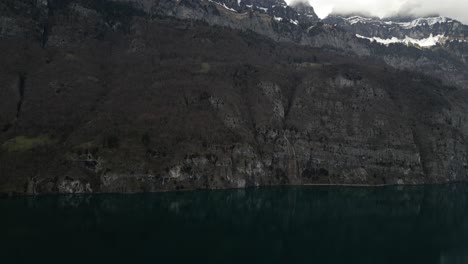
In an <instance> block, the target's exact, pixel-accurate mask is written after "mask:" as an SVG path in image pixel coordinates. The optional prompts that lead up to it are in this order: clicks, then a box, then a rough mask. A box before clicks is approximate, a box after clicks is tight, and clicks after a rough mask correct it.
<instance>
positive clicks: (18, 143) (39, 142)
mask: <svg viewBox="0 0 468 264" xmlns="http://www.w3.org/2000/svg"><path fill="white" fill-rule="evenodd" d="M53 143H54V140H52V139H51V138H50V137H48V136H45V135H41V136H38V137H25V136H18V137H15V138H13V139H10V140H8V141H6V142H5V143H3V145H2V149H4V150H6V151H8V152H20V151H28V150H31V149H34V148H38V147H43V146H47V145H50V144H53Z"/></svg>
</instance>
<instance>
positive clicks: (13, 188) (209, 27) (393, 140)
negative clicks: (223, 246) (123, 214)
mask: <svg viewBox="0 0 468 264" xmlns="http://www.w3.org/2000/svg"><path fill="white" fill-rule="evenodd" d="M181 2H182V1H174V3H178V4H181ZM155 3H158V8H159V9H158V10H159V11H158V12H159V13H158V12H156V11H155V9H154V4H155ZM162 3H163V0H161V1H147V2H145V1H137V4H141V5H140V6H136V7H135V6H133V7H132V5H128V3H122V2H109V1H84V0H83V1H78V0H75V1H71V0H70V1H57V2H53V1H49V2H48V3H47V1H45V2H44V1H26V0H23V1H16V0H15V1H13V0H6V1H2V3H0V11H1V13H0V14H1V15H0V29H1V30H0V32H1V35H0V37H1V39H0V47H1V48H0V58H1V61H2V62H3V63H2V64H1V65H0V80H1V84H2V86H1V87H0V89H1V90H0V94H1V96H0V129H1V132H0V146H1V148H0V192H2V193H17V194H35V193H57V192H59V193H86V192H140V191H160V190H178V189H196V188H238V187H240V188H242V187H249V186H260V185H279V184H416V183H442V182H449V181H464V180H467V179H468V174H467V172H468V171H467V170H468V167H467V162H468V160H467V158H468V157H467V151H468V148H467V147H468V145H467V143H466V141H465V138H466V136H467V135H468V122H467V119H468V111H467V102H468V93H467V90H465V89H462V87H461V86H447V85H445V84H444V82H442V81H440V80H439V79H436V78H434V77H430V76H427V75H423V74H420V73H415V72H412V71H408V70H404V71H403V70H399V69H395V68H392V67H390V66H389V65H387V64H385V63H384V62H383V61H381V60H379V59H376V58H375V57H359V56H358V55H355V54H354V55H353V54H349V49H348V50H341V51H340V50H337V48H336V47H335V48H334V49H324V48H314V47H310V46H307V45H301V44H303V43H301V42H299V43H297V42H294V41H284V42H276V41H274V40H276V39H275V38H273V39H271V38H269V37H271V36H269V35H268V34H264V35H259V34H256V33H254V32H252V31H242V30H239V28H237V27H233V28H229V27H220V26H216V25H213V24H212V23H210V24H208V23H206V22H207V21H206V19H202V21H199V20H194V19H177V18H181V16H176V17H177V18H175V17H174V16H169V15H167V14H162V13H160V12H161V11H164V12H166V11H167V10H175V9H173V8H172V7H170V8H169V7H168V8H166V9H161V4H162ZM166 4H170V3H169V2H166ZM193 4H196V3H195V1H194V2H193ZM187 5H188V4H187ZM214 5H216V6H218V4H214ZM209 6H212V5H209ZM206 8H207V9H206V10H207V11H206V12H213V13H216V11H214V9H213V10H211V9H209V7H208V6H207V7H206ZM183 10H196V9H193V8H192V9H183ZM203 10H205V9H203ZM210 10H211V11H210ZM216 10H218V9H216ZM177 12H182V13H183V12H185V11H180V9H179V10H178V11H177ZM187 12H188V11H187ZM218 12H221V11H219V10H218ZM184 14H185V13H184ZM255 15H258V16H260V17H262V14H257V13H255ZM190 17H191V16H190ZM210 19H212V18H210ZM213 19H214V18H213ZM229 19H234V18H229ZM229 19H225V16H223V18H222V20H220V21H230V20H229ZM203 21H205V22H203ZM246 21H247V20H246ZM249 21H250V20H249ZM251 21H255V19H253V20H251ZM208 22H209V21H208ZM270 22H271V20H270ZM270 22H269V23H270ZM223 23H224V22H223ZM226 23H231V22H226ZM246 23H247V22H246ZM248 23H257V22H248ZM268 30H270V29H268ZM333 32H334V31H333ZM336 32H338V31H336ZM260 33H261V32H260ZM285 34H286V33H285ZM288 34H289V33H288ZM301 34H302V33H301ZM320 34H323V36H327V35H326V34H325V33H320ZM320 34H319V35H317V36H318V37H317V39H325V38H327V37H320ZM346 34H348V33H346V32H345V33H343V35H346ZM328 36H330V35H328ZM331 36H333V34H331ZM335 37H336V36H335ZM330 38H333V37H330ZM310 39H312V40H316V39H315V38H313V37H312V36H310ZM339 40H340V41H342V38H339ZM340 43H341V42H340ZM356 43H359V40H356ZM359 45H363V47H367V46H365V45H366V44H365V42H363V43H361V44H359ZM371 48H372V47H370V48H369V49H371ZM421 52H426V51H421ZM412 54H413V55H414V53H412ZM416 54H417V53H416Z"/></svg>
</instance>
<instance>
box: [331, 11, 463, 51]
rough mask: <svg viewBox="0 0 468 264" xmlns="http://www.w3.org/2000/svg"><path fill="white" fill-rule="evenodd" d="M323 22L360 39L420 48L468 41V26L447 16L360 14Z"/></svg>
mask: <svg viewBox="0 0 468 264" xmlns="http://www.w3.org/2000/svg"><path fill="white" fill-rule="evenodd" d="M324 22H325V23H329V24H334V25H336V26H337V27H340V28H343V29H344V30H346V31H349V32H352V33H354V34H356V35H357V36H358V37H360V38H367V39H370V40H372V41H376V42H379V43H383V44H386V45H388V44H391V43H406V44H409V43H412V44H415V45H418V46H420V47H432V46H435V45H438V44H439V45H443V44H445V43H446V42H453V41H455V42H460V43H468V26H466V25H463V24H462V23H461V22H459V21H457V20H453V19H450V18H447V17H440V16H435V17H422V18H416V19H412V20H409V21H408V19H399V18H398V17H397V18H388V19H379V18H373V17H363V16H348V17H343V16H335V15H332V16H329V17H327V18H326V19H325V20H324Z"/></svg>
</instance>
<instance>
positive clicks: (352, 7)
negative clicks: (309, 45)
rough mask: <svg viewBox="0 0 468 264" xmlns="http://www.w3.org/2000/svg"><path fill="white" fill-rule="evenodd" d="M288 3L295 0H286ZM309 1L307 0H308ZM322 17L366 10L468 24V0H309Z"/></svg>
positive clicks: (379, 13)
mask: <svg viewBox="0 0 468 264" xmlns="http://www.w3.org/2000/svg"><path fill="white" fill-rule="evenodd" d="M286 1H287V2H288V3H289V2H291V1H294V0H286ZM306 1H307V0H306ZM308 1H310V3H311V5H312V6H313V7H314V8H315V11H316V13H317V14H318V15H319V16H320V17H322V18H323V17H325V16H327V15H328V14H329V13H330V12H331V11H332V10H335V11H339V12H342V13H344V12H361V13H362V12H366V13H370V14H371V15H374V16H379V17H385V16H391V15H394V14H397V13H403V14H411V15H416V16H424V15H429V14H440V15H442V16H448V17H451V18H454V19H457V20H460V21H462V22H463V23H465V24H468V0H308Z"/></svg>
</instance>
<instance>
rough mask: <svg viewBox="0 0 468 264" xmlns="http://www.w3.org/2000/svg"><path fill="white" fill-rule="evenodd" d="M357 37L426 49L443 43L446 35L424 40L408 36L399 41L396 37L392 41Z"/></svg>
mask: <svg viewBox="0 0 468 264" xmlns="http://www.w3.org/2000/svg"><path fill="white" fill-rule="evenodd" d="M356 37H358V38H361V39H367V40H370V41H371V42H374V41H375V42H377V43H381V44H384V45H386V46H388V45H390V44H394V43H402V44H405V45H409V44H417V45H418V46H420V47H424V48H427V47H432V46H435V45H437V44H438V43H441V42H442V41H443V40H444V38H445V36H444V35H437V36H433V35H432V34H431V35H430V36H429V37H428V38H424V39H414V38H410V37H408V36H406V37H405V38H404V39H398V38H396V37H392V38H390V39H382V38H379V37H372V38H369V37H365V36H361V35H359V34H356Z"/></svg>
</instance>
